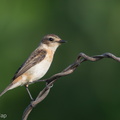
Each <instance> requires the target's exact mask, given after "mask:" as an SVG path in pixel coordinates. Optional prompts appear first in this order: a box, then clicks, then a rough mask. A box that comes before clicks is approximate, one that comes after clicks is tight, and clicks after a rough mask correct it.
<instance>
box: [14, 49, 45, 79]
mask: <svg viewBox="0 0 120 120" xmlns="http://www.w3.org/2000/svg"><path fill="white" fill-rule="evenodd" d="M46 53H47V52H46V51H45V50H43V49H41V50H39V49H36V50H35V51H34V52H33V53H32V54H31V55H30V57H29V58H28V59H27V60H26V61H25V63H24V64H22V65H21V67H20V68H19V69H18V70H17V72H16V73H15V75H14V77H13V78H12V80H14V79H16V78H17V77H19V76H20V75H22V74H23V73H25V72H26V71H27V70H28V69H30V68H31V67H33V66H34V65H36V64H37V63H39V62H41V61H42V60H43V59H44V58H45V56H46Z"/></svg>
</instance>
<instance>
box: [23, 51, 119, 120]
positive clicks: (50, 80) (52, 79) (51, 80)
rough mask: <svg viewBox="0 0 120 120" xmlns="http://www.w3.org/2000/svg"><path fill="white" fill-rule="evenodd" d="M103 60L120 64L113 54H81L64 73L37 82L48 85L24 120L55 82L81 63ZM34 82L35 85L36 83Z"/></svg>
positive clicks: (26, 111) (25, 113)
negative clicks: (110, 59)
mask: <svg viewBox="0 0 120 120" xmlns="http://www.w3.org/2000/svg"><path fill="white" fill-rule="evenodd" d="M103 58H112V59H114V60H116V61H118V62H120V58H119V57H116V56H115V55H113V54H111V53H104V54H102V55H96V56H93V57H90V56H88V55H86V54H84V53H80V54H79V55H78V57H77V59H76V61H75V62H74V63H73V64H71V65H69V66H68V67H67V68H66V69H64V70H63V71H62V72H60V73H57V74H55V75H53V76H52V77H50V78H48V79H44V80H39V81H35V82H40V81H45V82H46V83H47V84H46V87H45V88H44V89H43V90H42V91H40V93H39V94H38V96H37V97H36V99H35V100H34V101H32V102H31V103H30V104H29V105H28V106H27V108H26V109H25V111H24V113H23V116H22V120H27V118H28V116H29V114H30V112H31V111H32V109H33V108H34V107H35V106H36V105H37V104H38V103H40V102H41V101H42V100H44V99H45V98H46V97H47V95H48V93H49V92H50V89H51V87H52V86H53V84H54V82H55V81H56V80H57V79H58V78H60V77H63V76H66V75H69V74H71V73H73V72H74V70H75V69H76V68H77V67H78V66H79V65H80V63H82V62H85V61H93V62H95V61H98V60H101V59H103ZM35 82H33V83H35ZM33 83H30V84H33Z"/></svg>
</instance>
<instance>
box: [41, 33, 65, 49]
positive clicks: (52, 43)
mask: <svg viewBox="0 0 120 120" xmlns="http://www.w3.org/2000/svg"><path fill="white" fill-rule="evenodd" d="M41 42H42V44H44V45H46V46H47V47H53V48H54V47H55V48H57V47H58V46H59V45H61V44H62V43H66V41H64V40H62V39H61V38H59V37H58V36H57V35H55V34H48V35H46V36H44V37H43V39H42V41H41Z"/></svg>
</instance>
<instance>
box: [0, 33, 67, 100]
mask: <svg viewBox="0 0 120 120" xmlns="http://www.w3.org/2000/svg"><path fill="white" fill-rule="evenodd" d="M65 42H66V41H64V40H61V39H60V38H59V37H58V36H57V35H54V34H49V35H46V36H44V37H43V39H42V41H41V43H40V44H39V46H38V47H37V48H36V49H35V50H34V51H33V52H32V54H31V55H30V56H29V58H28V59H27V60H26V61H25V62H24V63H23V64H22V66H21V67H20V68H19V69H18V70H17V72H16V73H15V75H14V77H13V79H12V83H10V84H9V85H8V86H7V87H6V88H5V90H4V91H3V92H2V93H1V94H0V96H2V95H3V94H4V93H6V92H7V91H8V90H11V89H13V88H16V87H18V86H23V85H25V87H26V89H27V92H28V94H29V96H30V98H31V99H32V100H33V98H32V96H31V94H30V91H29V89H28V85H29V83H32V82H33V81H37V80H39V79H41V78H42V77H43V76H44V75H45V74H46V72H47V71H48V69H49V67H50V65H51V63H52V60H53V57H54V53H55V51H56V49H57V48H58V46H59V45H60V44H61V43H65Z"/></svg>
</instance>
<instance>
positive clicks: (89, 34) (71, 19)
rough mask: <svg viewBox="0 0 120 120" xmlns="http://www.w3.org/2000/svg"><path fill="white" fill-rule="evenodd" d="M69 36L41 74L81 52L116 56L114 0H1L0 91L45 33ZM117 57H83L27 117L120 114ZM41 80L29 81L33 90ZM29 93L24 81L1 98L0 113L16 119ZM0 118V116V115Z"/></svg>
mask: <svg viewBox="0 0 120 120" xmlns="http://www.w3.org/2000/svg"><path fill="white" fill-rule="evenodd" d="M51 33H54V34H57V35H58V36H60V37H61V38H62V39H64V40H66V41H68V43H67V44H64V45H62V46H60V47H59V48H58V50H57V52H56V54H55V57H54V61H53V63H52V66H51V68H50V69H49V71H48V73H47V74H46V75H45V76H44V78H48V77H50V76H51V75H53V74H55V73H57V72H60V71H62V70H63V69H64V68H65V67H67V66H68V65H69V64H71V63H73V62H74V60H75V59H76V57H77V55H78V54H79V53H80V52H84V53H86V54H87V55H90V56H93V55H99V54H102V53H105V52H111V53H113V54H115V55H116V56H120V51H119V48H120V1H119V0H59V1H57V0H40V1H39V0H34V1H32V0H29V1H28V0H25V1H24V0H17V1H15V0H1V1H0V91H2V90H3V89H4V88H5V87H6V86H7V85H8V84H9V83H10V82H11V81H10V80H11V78H12V77H13V75H14V73H15V71H16V70H17V69H18V67H19V66H20V65H21V64H22V63H23V62H24V61H25V59H26V58H27V57H28V56H29V55H30V53H31V52H32V51H33V50H34V49H35V48H36V47H37V46H38V44H39V43H40V40H41V38H42V37H43V36H44V35H46V34H51ZM119 71H120V63H118V62H116V61H114V60H111V59H103V60H101V61H98V62H94V63H93V62H85V63H83V64H81V66H80V67H79V68H78V69H77V70H76V71H75V72H74V73H73V74H71V75H69V76H66V77H62V78H60V79H59V80H58V81H57V82H56V83H55V84H54V87H53V88H52V89H51V92H50V94H49V95H48V96H47V98H46V99H45V100H44V101H42V102H41V103H40V104H39V105H38V106H37V107H36V108H34V110H33V111H32V113H31V114H30V116H29V119H28V120H38V119H41V120H73V119H75V120H78V119H79V120H120V76H119V75H120V73H119ZM44 85H45V84H44V83H37V84H34V85H31V86H30V90H31V92H32V94H33V96H34V98H35V97H36V95H37V94H38V93H39V91H40V90H42V88H43V87H44ZM29 102H30V99H29V96H28V94H27V92H26V90H25V88H24V87H18V88H16V89H13V90H11V91H9V92H7V93H6V94H5V95H4V96H2V97H1V98H0V114H7V116H8V117H7V118H6V119H7V120H21V116H22V113H23V111H24V109H25V108H26V106H27V105H28V104H29ZM0 119H2V118H0Z"/></svg>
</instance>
